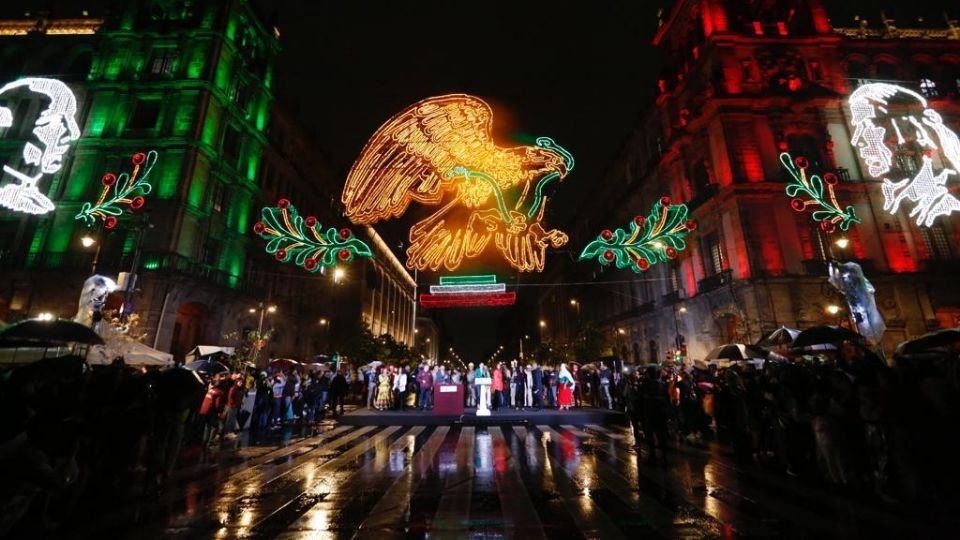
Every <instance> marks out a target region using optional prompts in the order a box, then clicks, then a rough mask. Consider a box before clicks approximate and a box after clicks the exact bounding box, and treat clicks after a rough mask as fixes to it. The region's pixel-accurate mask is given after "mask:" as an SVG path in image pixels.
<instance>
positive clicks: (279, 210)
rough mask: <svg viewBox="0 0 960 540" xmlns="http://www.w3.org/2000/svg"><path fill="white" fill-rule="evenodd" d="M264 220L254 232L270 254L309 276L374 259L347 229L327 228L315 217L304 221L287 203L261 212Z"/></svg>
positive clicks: (362, 242) (256, 226)
mask: <svg viewBox="0 0 960 540" xmlns="http://www.w3.org/2000/svg"><path fill="white" fill-rule="evenodd" d="M261 217H262V219H261V220H260V221H258V222H257V223H255V224H254V225H253V232H254V233H256V234H258V235H260V237H261V238H263V239H264V240H266V241H267V246H266V250H267V253H269V254H271V255H273V257H274V258H275V259H277V260H278V261H280V262H283V263H285V262H290V261H293V262H294V263H295V264H296V265H297V266H299V267H301V268H303V269H304V270H306V271H308V272H319V271H320V269H321V268H322V267H326V266H333V265H334V264H336V263H337V262H338V261H339V262H351V261H353V260H354V258H356V257H368V258H372V257H373V252H372V251H371V250H370V246H368V245H367V244H366V243H365V242H364V241H362V240H360V239H359V238H357V237H356V236H354V235H353V231H351V230H350V229H348V228H346V227H344V228H342V229H340V230H337V229H335V228H333V227H330V228H329V229H327V231H326V232H323V228H322V226H321V225H320V223H319V222H318V221H317V218H315V217H313V216H307V217H306V218H303V217H301V216H300V214H299V213H297V209H296V208H295V207H294V206H293V205H292V204H290V201H289V200H287V199H280V200H279V201H278V202H277V206H268V207H266V208H264V209H263V210H262V211H261Z"/></svg>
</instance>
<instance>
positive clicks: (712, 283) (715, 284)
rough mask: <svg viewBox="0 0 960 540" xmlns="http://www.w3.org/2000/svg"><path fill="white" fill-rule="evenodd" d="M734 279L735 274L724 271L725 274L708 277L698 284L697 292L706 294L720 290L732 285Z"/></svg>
mask: <svg viewBox="0 0 960 540" xmlns="http://www.w3.org/2000/svg"><path fill="white" fill-rule="evenodd" d="M732 278H733V273H732V272H731V271H730V270H724V271H723V272H720V273H717V274H713V275H712V276H707V277H705V278H703V279H701V280H700V281H699V282H698V283H697V291H699V292H700V293H705V292H710V291H712V290H715V289H719V288H720V287H722V286H724V285H726V284H728V283H730V280H731V279H732Z"/></svg>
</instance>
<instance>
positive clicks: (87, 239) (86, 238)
mask: <svg viewBox="0 0 960 540" xmlns="http://www.w3.org/2000/svg"><path fill="white" fill-rule="evenodd" d="M94 244H96V245H97V251H95V252H94V254H93V264H92V265H91V267H90V274H91V275H93V274H96V273H97V263H98V262H100V248H101V247H103V242H97V239H96V238H94V237H93V235H91V234H90V233H86V234H84V235H83V236H81V237H80V245H81V246H83V248H84V249H90V248H91V247H93V245H94Z"/></svg>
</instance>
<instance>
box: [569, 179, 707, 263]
mask: <svg viewBox="0 0 960 540" xmlns="http://www.w3.org/2000/svg"><path fill="white" fill-rule="evenodd" d="M687 214H688V209H687V205H685V204H672V203H671V201H670V197H661V198H660V200H658V201H657V202H656V203H654V204H653V208H652V209H651V210H650V215H649V216H636V217H635V218H633V220H632V221H631V222H630V224H629V226H628V229H627V230H624V229H616V230H613V231H611V230H609V229H606V230H604V231H602V232H601V233H600V235H599V236H597V238H596V239H595V240H593V241H592V242H590V243H589V244H587V246H586V247H585V248H583V251H582V252H581V253H580V260H581V261H582V260H585V259H597V260H598V261H600V264H602V265H604V266H607V265H610V264H616V266H617V268H619V269H621V270H622V269H624V268H630V269H631V270H633V271H634V272H636V273H641V272H645V271H647V270H648V269H650V267H651V266H653V265H654V264H657V263H658V262H666V261H668V260H671V259H675V258H677V256H678V255H679V254H680V252H681V251H683V250H684V249H686V248H687V242H686V240H685V238H686V236H687V234H689V233H690V232H691V231H693V230H696V228H697V223H696V222H695V221H693V220H689V219H687Z"/></svg>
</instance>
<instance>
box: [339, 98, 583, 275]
mask: <svg viewBox="0 0 960 540" xmlns="http://www.w3.org/2000/svg"><path fill="white" fill-rule="evenodd" d="M492 127H493V111H492V110H491V109H490V106H489V105H487V103H485V102H484V101H483V100H481V99H479V98H476V97H473V96H468V95H464V94H452V95H446V96H439V97H432V98H427V99H424V100H422V101H420V102H418V103H414V104H413V105H411V106H410V107H408V108H407V109H405V110H404V111H401V112H400V113H399V114H397V115H396V116H394V117H393V118H391V119H390V120H388V121H387V122H386V123H384V124H383V125H382V126H381V127H380V129H378V130H377V132H376V133H374V134H373V136H372V137H370V140H369V141H368V142H367V145H366V147H364V149H363V151H362V152H361V153H360V156H359V157H357V160H356V161H355V162H354V164H353V167H352V168H351V169H350V174H349V175H348V176H347V182H346V185H345V186H344V189H343V196H342V200H343V203H344V205H345V206H346V211H347V216H348V217H349V218H350V219H351V220H352V221H353V222H354V223H366V224H370V223H376V222H377V221H381V220H386V219H392V218H395V217H398V216H400V215H402V214H403V213H404V212H406V210H407V207H408V206H409V205H410V203H411V202H416V203H420V204H423V205H429V206H439V207H440V208H439V209H438V210H437V211H436V212H435V213H434V214H433V215H431V216H430V217H428V218H426V219H424V220H422V221H420V222H418V223H416V224H415V225H413V226H412V227H411V228H410V232H409V239H410V246H409V247H408V248H407V267H408V268H411V269H417V270H428V269H429V270H432V271H438V270H440V269H441V268H442V269H445V270H449V271H454V270H456V269H457V268H459V267H460V264H461V263H462V262H463V260H464V259H470V258H474V257H478V256H480V255H481V254H482V253H483V252H484V251H485V250H486V249H487V248H488V247H489V245H490V244H491V240H493V242H492V244H493V245H494V246H496V248H497V249H498V250H499V251H500V253H501V254H502V255H503V257H504V259H506V261H507V262H508V263H509V264H510V265H511V266H512V267H513V268H515V269H517V270H519V271H521V272H533V271H536V272H539V271H542V270H543V265H544V262H545V260H546V250H547V249H548V248H550V247H553V248H558V247H560V246H563V245H565V244H566V243H567V235H566V234H564V233H563V232H562V231H559V230H557V229H550V230H546V229H544V226H543V216H544V213H545V210H546V207H547V201H548V196H547V195H546V194H545V193H544V188H545V187H546V186H548V185H550V184H551V183H553V182H555V181H558V180H562V179H563V178H564V177H566V175H567V174H568V173H569V172H570V171H571V170H573V167H574V159H573V156H572V155H571V154H570V153H569V152H567V151H566V150H565V149H564V148H562V147H561V146H560V145H558V144H556V143H555V142H554V141H553V140H552V139H550V138H548V137H540V138H538V139H536V143H535V145H534V146H518V147H512V148H511V147H501V146H498V145H497V144H496V143H495V142H494V140H493V137H492V134H491V132H492Z"/></svg>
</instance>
